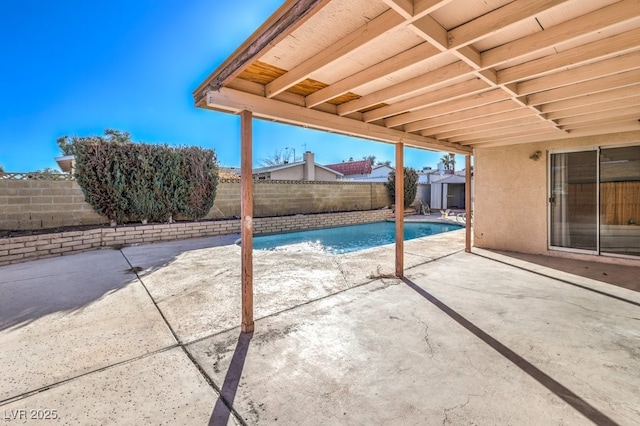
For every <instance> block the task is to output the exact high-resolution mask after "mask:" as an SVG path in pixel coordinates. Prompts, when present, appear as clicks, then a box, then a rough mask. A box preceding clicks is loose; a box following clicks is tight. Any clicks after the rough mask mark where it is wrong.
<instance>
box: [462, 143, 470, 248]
mask: <svg viewBox="0 0 640 426" xmlns="http://www.w3.org/2000/svg"><path fill="white" fill-rule="evenodd" d="M464 158H465V179H464V216H465V218H466V221H465V222H466V226H465V238H464V251H466V252H467V253H471V155H465V157H464Z"/></svg>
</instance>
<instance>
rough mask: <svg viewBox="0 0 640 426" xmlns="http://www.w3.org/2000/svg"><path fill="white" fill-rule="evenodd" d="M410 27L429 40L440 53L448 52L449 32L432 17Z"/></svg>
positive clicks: (427, 16) (426, 17)
mask: <svg viewBox="0 0 640 426" xmlns="http://www.w3.org/2000/svg"><path fill="white" fill-rule="evenodd" d="M409 27H410V29H411V30H413V32H415V33H416V34H417V35H419V36H420V37H422V38H423V39H425V40H427V41H428V42H429V43H431V44H432V45H434V46H435V47H436V48H437V49H439V50H440V51H442V52H444V51H446V50H447V43H448V42H447V30H446V29H444V28H443V27H442V25H440V24H439V23H438V22H437V21H436V20H435V19H433V18H432V17H431V16H430V15H426V16H424V17H422V18H420V19H418V20H417V21H414V22H413V23H412V24H411V25H410V26H409Z"/></svg>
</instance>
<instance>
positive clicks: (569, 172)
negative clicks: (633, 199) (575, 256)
mask: <svg viewBox="0 0 640 426" xmlns="http://www.w3.org/2000/svg"><path fill="white" fill-rule="evenodd" d="M597 160H598V153H597V151H581V152H566V153H561V154H551V195H550V198H549V203H550V210H551V235H550V237H551V238H550V241H551V246H553V247H563V248H572V249H577V250H588V251H592V252H593V251H596V250H597V249H598V191H597V188H598V169H597Z"/></svg>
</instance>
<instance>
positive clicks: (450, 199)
mask: <svg viewBox="0 0 640 426" xmlns="http://www.w3.org/2000/svg"><path fill="white" fill-rule="evenodd" d="M464 190H465V171H464V170H462V171H460V172H458V173H456V172H454V171H453V170H445V169H444V166H443V164H442V162H440V163H438V168H437V170H434V169H432V168H430V167H429V168H424V169H423V170H422V172H421V173H420V176H419V177H418V194H417V195H416V198H418V199H420V200H422V202H423V203H425V204H428V205H429V207H431V208H433V209H464V208H465V202H464Z"/></svg>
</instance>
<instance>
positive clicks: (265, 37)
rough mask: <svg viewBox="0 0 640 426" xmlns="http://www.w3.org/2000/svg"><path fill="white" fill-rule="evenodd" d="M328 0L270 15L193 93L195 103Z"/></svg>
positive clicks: (288, 5) (305, 0)
mask: <svg viewBox="0 0 640 426" xmlns="http://www.w3.org/2000/svg"><path fill="white" fill-rule="evenodd" d="M328 2H329V0H288V1H287V2H285V3H284V4H283V5H282V6H280V8H278V10H277V11H276V12H275V13H274V14H273V15H271V17H270V18H269V19H268V20H267V21H265V23H264V24H262V25H261V26H260V28H258V29H257V30H256V31H255V32H254V33H253V34H252V35H251V36H250V37H249V38H248V39H247V40H246V41H245V42H244V43H243V44H242V45H241V46H240V47H239V48H238V49H237V50H236V51H235V52H233V53H232V54H231V55H230V56H229V57H228V58H227V59H226V60H225V61H224V62H223V63H222V64H221V65H220V66H219V67H218V68H217V69H216V70H215V71H214V72H213V73H212V74H211V75H210V76H209V77H207V78H206V79H205V81H204V82H202V83H201V84H200V86H198V88H197V89H196V90H195V91H194V97H195V98H196V104H197V103H198V101H199V99H201V98H202V97H204V96H205V95H206V92H207V91H208V90H209V89H213V90H215V89H217V88H219V87H222V86H223V85H224V84H225V83H226V82H227V81H229V80H230V79H231V78H233V77H235V76H237V75H238V74H239V73H241V72H242V71H243V70H244V69H245V68H246V67H248V66H249V65H250V63H251V62H252V61H253V60H254V59H255V58H258V57H260V56H261V55H262V53H263V52H264V51H265V50H266V49H267V48H269V47H270V46H273V45H275V44H277V43H278V42H279V41H280V40H281V39H282V38H284V37H285V36H287V35H288V34H290V33H291V32H293V30H294V29H296V28H298V27H299V26H300V25H302V24H303V23H304V22H306V21H307V19H309V18H310V17H311V16H313V15H314V14H315V13H316V12H317V11H318V10H320V9H321V8H322V7H323V6H324V5H325V4H326V3H328Z"/></svg>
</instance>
